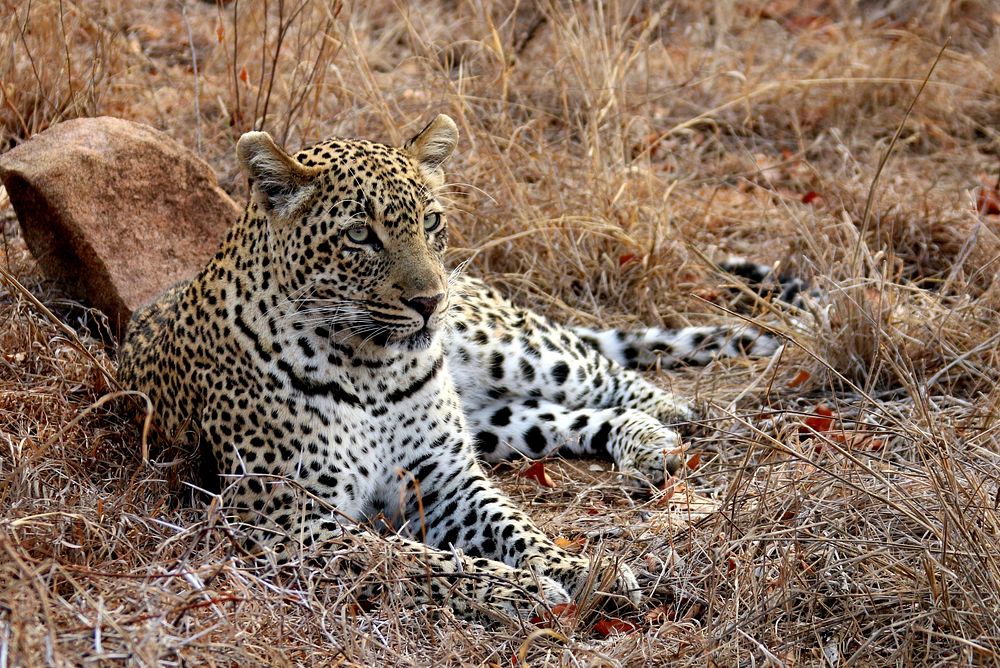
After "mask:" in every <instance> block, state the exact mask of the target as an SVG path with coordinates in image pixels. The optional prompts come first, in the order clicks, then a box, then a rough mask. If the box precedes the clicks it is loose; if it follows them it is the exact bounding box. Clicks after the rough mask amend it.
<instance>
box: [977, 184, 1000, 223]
mask: <svg viewBox="0 0 1000 668" xmlns="http://www.w3.org/2000/svg"><path fill="white" fill-rule="evenodd" d="M976 211H978V212H979V213H981V214H983V215H984V216H998V215H1000V193H998V192H997V191H996V190H992V189H986V188H983V189H982V190H980V191H979V195H978V196H977V197H976Z"/></svg>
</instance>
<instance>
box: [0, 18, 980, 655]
mask: <svg viewBox="0 0 1000 668" xmlns="http://www.w3.org/2000/svg"><path fill="white" fill-rule="evenodd" d="M998 23H1000V11H998V9H997V7H996V5H995V3H993V2H988V1H986V0H983V1H978V2H977V1H963V2H958V1H944V2H936V3H925V2H914V1H908V0H888V1H887V2H883V3H867V2H863V3H857V2H850V1H848V0H809V1H808V2H804V3H794V2H784V1H782V0H771V1H766V2H765V1H764V0H757V1H750V0H746V1H743V0H741V1H734V2H718V3H714V4H712V5H711V6H710V7H708V6H705V5H703V3H698V2H694V1H693V0H678V1H676V2H670V3H658V2H656V3H654V2H634V3H633V2H628V3H627V2H621V1H620V0H608V1H607V2H590V1H588V2H580V3H561V2H550V1H545V0H542V1H540V2H534V3H526V2H501V1H499V0H460V1H449V0H439V1H430V0H420V1H418V2H412V3H399V2H388V1H383V0H374V1H372V2H353V3H352V2H339V1H338V2H333V3H331V2H319V1H312V0H298V1H293V0H289V1H284V0H267V1H260V2H250V1H249V0H234V1H233V2H229V3H225V4H219V5H218V6H215V5H212V4H210V3H201V2H193V1H187V2H177V1H174V0H170V1H169V2H168V1H166V0H151V1H149V2H137V1H135V0H126V1H124V2H122V1H119V0H116V1H114V2H112V1H111V0H93V1H92V2H70V1H68V0H32V1H31V2H20V3H14V2H7V3H6V4H4V5H3V7H2V9H0V47H2V48H0V94H2V100H0V140H2V145H3V146H4V147H8V146H11V145H13V144H16V143H18V142H20V141H23V140H24V139H25V138H26V137H28V136H30V135H32V134H34V133H36V132H39V131H42V130H44V129H45V128H47V127H49V126H51V125H52V124H54V123H57V122H59V121H61V120H65V119H67V118H73V117H78V116H90V115H99V114H112V115H116V116H122V117H126V118H130V119H133V120H138V121H143V122H146V123H150V124H152V125H154V126H156V127H158V128H160V129H163V130H165V131H166V132H168V133H170V134H171V135H172V136H174V137H175V138H177V139H179V140H180V141H182V142H184V143H185V144H187V145H188V146H191V147H192V148H195V149H197V150H199V151H200V153H201V155H202V156H203V157H204V158H205V159H206V160H207V161H209V162H210V163H211V164H212V165H213V166H214V167H215V168H216V170H217V171H218V172H219V174H220V176H221V178H222V182H223V184H224V186H225V187H226V188H227V189H229V190H230V191H231V192H232V193H233V194H234V195H235V196H236V197H238V198H239V197H242V196H244V195H245V193H244V191H243V188H244V185H243V183H242V179H241V178H240V177H239V175H238V173H237V171H236V167H235V161H234V160H233V158H232V156H233V147H234V143H235V140H236V139H237V138H238V136H239V135H240V133H242V132H243V131H246V130H249V129H251V128H261V129H266V130H268V131H270V132H271V133H272V134H274V135H275V136H276V137H277V138H278V139H279V140H280V141H282V142H283V143H285V144H286V145H287V146H288V147H289V148H295V147H298V146H300V145H303V144H307V143H310V142H312V141H314V140H317V139H319V138H322V137H324V136H327V135H329V134H340V135H351V136H363V137H370V138H376V139H383V140H385V141H389V142H394V143H396V142H399V141H401V140H402V139H404V138H405V137H406V136H408V135H409V134H410V133H412V132H414V131H415V130H417V129H419V127H420V126H421V124H422V123H424V122H426V119H427V118H429V117H431V115H432V114H434V113H437V112H446V113H449V114H451V115H452V116H453V117H454V118H455V119H456V120H457V121H458V123H459V127H460V129H461V132H462V144H461V146H462V149H461V150H460V156H459V157H458V158H457V159H456V160H454V161H453V163H452V164H451V166H450V172H449V173H450V175H451V178H452V180H453V181H452V183H451V185H450V187H449V190H448V191H449V195H450V198H451V204H452V206H453V209H454V216H453V220H454V227H453V229H455V230H456V233H455V235H454V248H453V250H452V252H451V261H452V262H453V263H457V262H459V261H463V260H466V259H470V258H471V262H470V264H469V271H472V272H474V273H476V274H479V275H483V276H488V277H489V280H490V281H491V282H493V283H495V284H498V285H499V286H501V287H503V288H504V289H505V290H506V291H507V292H509V293H510V294H512V295H513V296H514V297H515V298H516V299H517V300H518V301H520V302H522V303H526V304H530V305H531V306H533V307H535V308H537V309H539V310H541V311H544V312H546V313H548V314H550V315H552V316H553V317H557V318H560V319H563V320H572V321H575V322H579V323H585V324H595V323H601V324H607V325H629V324H635V323H639V322H649V323H657V324H660V323H664V324H668V325H682V324H687V323H691V322H698V323H702V322H712V321H718V320H721V319H724V318H727V317H730V316H729V315H728V311H730V310H733V309H736V311H737V312H738V313H739V314H743V315H741V317H750V318H752V319H756V320H758V321H759V322H760V323H761V324H762V325H763V326H768V327H771V328H773V329H775V330H776V331H778V332H780V333H781V334H783V335H785V336H787V337H788V340H789V344H788V345H787V346H786V348H785V350H784V352H783V353H782V354H781V356H780V358H779V359H776V360H773V361H770V362H769V361H766V360H765V361H758V362H748V361H731V362H726V363H718V364H714V365H712V366H710V367H708V368H706V369H692V370H686V371H681V372H677V373H671V374H669V375H668V374H660V375H658V376H657V377H658V379H659V380H660V381H661V382H662V383H663V384H664V385H667V386H670V387H673V388H674V389H676V390H677V391H679V392H683V393H686V394H689V395H691V396H693V397H695V399H696V400H697V401H699V402H702V403H703V404H704V405H706V407H707V412H706V416H707V417H706V419H705V421H704V423H703V425H702V426H701V428H700V430H699V435H698V437H697V438H696V439H693V441H692V449H693V451H698V452H700V453H702V458H701V465H700V467H699V468H698V470H697V471H696V472H694V473H692V474H691V476H690V479H689V480H688V481H687V484H688V487H689V489H691V490H695V491H697V492H698V493H699V494H701V495H702V496H704V497H709V498H710V499H711V501H710V503H711V504H715V506H716V507H717V510H715V511H714V512H708V513H703V512H702V513H698V514H696V515H691V516H687V515H685V511H684V509H685V507H686V506H685V504H678V503H676V501H677V498H674V499H673V500H672V501H671V502H670V503H674V505H675V506H676V507H675V508H674V510H673V512H671V511H670V507H669V504H667V502H665V501H664V500H663V499H643V498H635V497H629V496H627V495H625V494H624V493H623V492H622V491H621V490H620V489H618V488H617V487H616V486H615V485H614V484H613V480H612V479H611V477H610V476H609V475H607V474H604V473H593V472H591V471H590V469H589V466H588V465H587V464H580V463H577V462H570V463H564V464H560V465H556V466H555V469H556V470H555V476H556V478H557V482H558V487H557V488H556V489H553V490H548V489H539V488H536V487H534V486H533V485H532V483H530V481H526V480H524V479H521V478H518V477H516V476H510V475H509V474H505V473H503V472H499V473H498V475H499V476H500V477H501V479H502V480H503V484H504V486H505V487H507V489H508V490H509V491H511V493H512V494H514V495H515V496H517V497H519V498H520V499H521V500H522V501H523V502H524V503H525V504H527V505H529V507H530V510H531V512H532V513H533V514H534V515H535V516H536V517H537V518H538V519H539V521H540V522H542V523H543V525H544V527H545V529H546V530H547V531H548V532H549V533H550V534H551V535H553V536H563V537H566V538H568V539H576V538H579V537H583V538H584V539H585V540H586V542H587V549H595V548H596V547H597V546H598V544H600V545H601V546H602V547H603V549H605V550H606V553H610V554H611V555H613V556H615V557H617V558H622V559H625V560H627V561H628V562H629V563H630V564H633V565H634V566H635V567H636V569H637V570H639V571H640V576H641V578H642V583H643V585H644V586H646V587H647V590H648V597H647V601H648V603H647V605H646V607H645V608H644V609H643V610H642V611H639V612H637V613H636V614H635V615H633V617H632V618H631V621H632V622H633V623H635V624H636V625H637V626H639V627H640V630H639V631H638V632H635V633H631V634H627V635H624V636H615V637H611V638H603V637H601V636H600V635H597V636H595V635H594V634H593V632H592V627H591V622H592V620H575V621H574V620H570V621H567V622H565V624H564V625H563V627H562V628H561V630H562V632H564V633H565V636H566V638H567V640H566V641H565V642H559V641H557V640H556V639H554V638H553V637H552V636H538V635H537V634H534V635H533V634H532V633H531V632H532V629H531V628H526V627H518V626H500V627H494V628H483V627H479V626H476V625H469V624H465V623H460V622H458V621H455V620H454V619H452V618H451V617H450V615H449V614H448V613H447V612H440V611H428V610H422V609H416V610H415V609H412V608H410V607H407V606H406V604H405V597H404V596H402V593H403V590H404V589H405V588H406V587H407V586H410V584H409V583H405V582H400V581H398V579H397V578H395V577H394V574H393V573H394V571H393V563H392V555H391V554H389V553H388V550H387V551H386V554H379V555H371V558H370V569H369V572H368V573H367V574H366V575H365V576H364V577H366V578H372V579H379V580H381V581H382V582H384V583H385V585H386V596H385V597H384V598H383V599H382V600H380V601H378V602H376V605H375V606H374V607H371V608H370V609H368V608H364V609H363V608H361V607H358V606H357V605H354V603H353V599H352V593H353V592H354V591H355V589H354V588H355V586H356V585H357V583H356V582H345V581H341V580H338V579H336V578H331V577H327V576H325V575H324V573H323V572H321V571H319V570H315V569H308V568H303V569H300V570H298V571H295V572H285V573H277V572H275V571H274V570H273V569H268V568H263V567H259V566H255V565H254V564H253V563H252V562H249V561H248V560H246V559H244V558H242V553H241V547H240V546H241V541H240V537H241V528H240V527H238V526H234V525H231V524H230V523H229V522H228V521H227V520H226V518H225V517H224V516H223V515H222V514H220V512H219V511H218V508H217V507H216V506H215V505H212V504H210V503H209V504H206V505H198V506H195V507H190V506H184V505H182V504H178V503H177V495H176V494H175V493H174V491H173V490H175V489H176V485H177V484H182V483H183V481H177V480H174V479H172V478H173V473H174V470H175V469H174V467H172V465H171V462H156V463H154V464H153V465H151V466H149V467H144V466H143V465H142V462H141V458H140V457H139V451H140V439H139V436H138V433H137V429H136V428H135V427H134V425H132V424H130V423H128V422H127V420H126V419H125V418H124V416H121V415H118V414H117V413H116V412H114V411H111V410H108V408H107V407H106V406H102V407H99V408H91V407H93V406H94V405H95V404H96V403H97V402H98V401H99V400H100V398H101V397H102V396H104V395H105V393H106V392H107V391H108V390H109V389H110V387H109V385H108V383H107V381H106V380H105V378H104V377H103V376H102V374H101V372H100V370H99V366H107V367H113V358H114V353H113V351H110V350H107V349H105V348H104V347H103V346H102V344H100V343H99V342H98V341H96V340H95V339H93V338H92V337H89V336H88V335H86V333H85V332H86V331H87V326H88V325H89V324H90V323H91V322H92V321H93V319H94V318H95V315H94V314H93V313H92V312H89V311H87V310H86V309H84V308H82V307H81V306H80V305H77V304H73V303H70V302H68V301H66V300H65V299H64V298H63V297H62V296H61V295H60V294H59V293H58V292H57V291H56V290H55V289H54V288H53V287H52V286H50V285H48V284H46V283H45V282H44V281H42V280H41V279H40V278H39V274H38V271H37V269H36V268H35V266H34V264H33V262H32V260H31V259H30V257H29V256H28V255H27V253H26V251H25V249H24V245H23V243H22V241H21V239H20V237H19V235H18V232H17V229H16V225H15V224H14V223H13V221H12V219H11V217H10V211H9V205H8V204H6V203H5V204H4V206H5V210H6V211H7V218H6V219H5V220H4V222H3V223H2V224H0V231H2V238H3V242H2V244H0V249H2V252H3V257H2V258H0V262H2V266H3V267H5V269H6V270H7V271H8V272H9V273H10V274H11V275H12V276H14V277H15V278H16V279H17V280H18V281H19V282H20V283H22V284H23V285H24V286H26V287H27V288H28V289H30V290H31V291H32V293H33V294H34V295H36V296H37V297H38V298H39V299H41V301H42V302H43V303H44V304H45V305H46V307H47V308H48V309H50V310H51V311H53V312H54V313H56V314H57V315H58V316H59V317H60V318H62V320H63V321H65V322H67V323H69V324H70V325H72V326H73V327H74V328H75V329H77V330H78V331H80V332H81V336H82V339H81V340H82V341H83V345H84V346H85V347H86V348H87V353H86V354H85V353H84V352H82V351H81V350H80V348H79V345H78V344H77V343H76V342H75V341H73V340H72V338H71V337H68V336H67V335H66V332H65V331H64V330H63V329H62V328H61V327H59V326H57V325H56V324H54V323H53V322H51V320H50V319H49V318H48V317H47V316H46V315H45V314H44V313H43V312H42V311H41V310H39V309H38V308H36V307H35V306H34V304H33V303H32V302H31V300H28V299H25V298H24V296H23V295H22V294H21V293H20V292H18V291H17V290H12V289H10V288H9V286H5V287H3V288H0V553H2V556H0V664H4V663H6V664H9V665H44V664H57V665H70V664H73V665H80V664H83V663H88V662H97V663H101V662H123V663H135V664H141V665H173V664H181V663H184V664H187V665H195V664H197V665H203V664H204V665H220V664H224V665H234V664H235V665H291V664H310V665H329V664H334V665H414V664H416V665H464V664H469V663H483V664H496V665H510V663H511V657H512V656H514V655H516V654H517V653H518V651H519V649H520V648H522V644H523V643H525V642H528V645H527V646H525V648H524V653H523V656H524V657H525V658H526V660H527V661H528V663H530V664H531V665H542V664H559V665H664V664H666V663H672V664H676V665H698V666H702V665H706V664H709V665H716V666H736V665H762V664H767V665H785V666H795V665H826V666H846V665H852V666H853V665H958V664H963V665H965V664H967V665H987V664H992V663H996V662H997V661H998V656H997V654H998V646H1000V565H998V549H997V546H998V545H1000V525H998V521H1000V520H998V507H1000V447H998V439H997V434H998V432H997V414H998V405H1000V390H998V389H997V387H998V383H997V381H998V375H1000V374H998V369H1000V365H998V359H997V356H998V349H1000V348H998V342H1000V327H998V319H997V311H998V308H1000V287H998V283H997V281H996V275H997V268H998V258H1000V237H998V235H1000V222H998V217H997V216H995V215H983V214H980V213H979V212H977V210H976V207H975V197H976V192H977V189H980V188H984V187H986V188H989V187H992V184H993V183H994V182H995V180H996V175H997V169H998V160H997V156H998V154H1000V134H998V130H997V127H996V120H997V119H998V118H1000V79H998V72H997V69H996V66H995V65H996V63H997V62H1000V37H998V27H1000V26H998ZM946 39H950V46H949V48H948V49H947V50H946V51H945V52H944V54H943V56H942V58H941V60H940V62H939V63H938V65H937V67H936V69H935V71H934V74H933V76H932V77H931V78H930V80H929V81H928V83H927V85H926V88H925V89H924V90H923V92H922V93H921V94H920V96H919V99H917V101H916V103H915V104H914V106H913V109H912V113H910V114H909V115H908V116H906V117H905V122H903V119H904V116H905V111H906V109H907V107H908V106H909V105H910V103H911V102H912V101H913V99H914V96H915V94H916V91H917V89H918V87H919V86H920V84H921V82H922V81H923V78H924V76H925V74H926V73H927V71H928V69H929V67H930V65H931V63H932V62H933V61H934V58H935V55H936V54H937V52H938V50H939V49H940V46H941V44H943V43H944V41H945V40H946ZM897 130H898V131H899V132H898V138H897V139H896V142H895V146H894V150H893V155H892V157H891V159H890V160H889V161H888V163H887V164H886V166H885V168H884V170H883V171H882V173H881V174H880V178H879V180H878V184H877V188H876V189H875V190H874V191H873V197H872V200H871V206H870V207H867V204H866V202H867V200H868V196H869V192H870V187H871V185H872V183H873V181H874V178H875V170H876V166H877V165H878V164H879V161H880V159H881V157H882V156H883V155H884V154H885V152H886V151H887V150H888V148H889V146H890V143H891V142H892V141H893V137H894V135H896V134H897ZM866 208H867V209H868V221H867V223H865V222H864V221H865V218H866ZM728 253H736V254H742V255H746V256H749V257H753V258H755V259H758V260H760V261H764V262H769V263H772V262H773V263H777V264H778V265H779V266H780V267H781V269H782V270H787V271H793V272H795V273H798V274H801V275H803V276H806V277H809V278H810V279H811V280H812V282H813V284H814V285H815V286H816V287H817V288H818V290H819V293H820V295H819V296H818V297H816V298H815V299H814V300H813V302H812V303H810V304H807V305H806V306H805V308H803V309H802V310H796V309H792V308H789V307H783V306H780V305H774V304H770V305H769V304H762V303H757V304H756V305H755V306H754V307H753V308H752V309H751V310H750V311H749V315H747V311H746V310H740V308H739V307H737V306H736V305H735V299H734V298H733V297H732V294H731V293H730V292H729V291H727V290H720V289H719V286H720V285H725V284H727V283H728V282H729V280H730V279H728V278H726V277H724V276H720V275H718V274H716V273H714V272H713V271H712V270H711V268H710V262H707V261H706V259H707V260H709V261H710V260H717V259H720V258H721V257H724V256H725V255H726V254H728ZM94 358H96V360H97V363H96V364H95V361H94ZM819 405H824V406H826V407H828V408H829V409H831V410H832V412H833V418H832V422H831V423H830V424H829V425H826V426H827V427H829V428H828V429H826V430H820V432H819V433H816V432H815V430H813V429H811V427H810V426H808V425H812V426H813V427H815V426H816V425H818V424H819V425H822V424H823V422H822V420H820V421H819V422H817V416H816V415H815V413H816V412H817V410H818V409H817V406H819ZM88 409H90V410H88ZM343 549H344V550H347V549H349V548H348V547H344V548H343ZM349 556H350V555H349V554H346V553H343V552H340V553H335V554H334V555H333V556H332V557H331V558H347V557H349ZM526 639H528V640H526Z"/></svg>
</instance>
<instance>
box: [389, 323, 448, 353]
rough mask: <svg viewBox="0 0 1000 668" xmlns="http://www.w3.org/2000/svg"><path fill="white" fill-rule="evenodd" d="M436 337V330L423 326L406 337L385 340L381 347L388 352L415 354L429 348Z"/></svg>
mask: <svg viewBox="0 0 1000 668" xmlns="http://www.w3.org/2000/svg"><path fill="white" fill-rule="evenodd" d="M437 335H438V329H437V328H434V329H432V328H430V327H428V326H426V325H424V326H423V327H421V328H420V329H418V330H417V331H415V332H413V333H412V334H407V335H406V336H403V337H402V338H398V339H387V340H386V342H385V343H382V344H381V345H383V346H385V347H386V348H389V349H390V350H400V351H404V352H417V351H420V350H427V349H428V348H430V347H431V345H432V344H433V343H434V340H435V339H436V338H437Z"/></svg>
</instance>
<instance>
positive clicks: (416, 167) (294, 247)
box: [237, 114, 458, 350]
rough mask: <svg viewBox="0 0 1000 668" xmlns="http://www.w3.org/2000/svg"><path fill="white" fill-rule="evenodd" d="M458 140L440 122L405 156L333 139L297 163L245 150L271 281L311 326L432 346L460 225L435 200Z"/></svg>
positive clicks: (247, 145) (281, 154)
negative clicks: (451, 237) (447, 256)
mask: <svg viewBox="0 0 1000 668" xmlns="http://www.w3.org/2000/svg"><path fill="white" fill-rule="evenodd" d="M457 141H458V129H457V128H456V127H455V122H454V121H452V120H451V119H450V118H449V117H448V116H445V115H443V114H442V115H439V116H438V117H437V118H435V119H434V120H433V121H431V122H430V123H429V124H428V125H427V126H426V127H425V128H424V129H423V130H422V131H420V132H419V133H418V134H417V135H416V136H415V137H413V138H412V139H410V140H409V141H408V142H406V143H405V144H404V145H403V146H402V147H400V148H396V147H392V146H386V145H384V144H378V143H373V142H370V141H364V140H353V139H330V140H327V141H324V142H320V143H319V144H316V145H315V146H311V147H309V148H306V149H303V150H301V151H299V152H298V153H295V154H294V155H290V154H288V153H286V152H285V151H283V150H282V149H281V148H279V147H278V146H277V145H276V144H275V143H274V141H273V140H272V139H271V137H270V135H268V134H267V133H265V132H248V133H246V134H244V135H243V136H242V137H241V138H240V140H239V143H238V145H237V155H238V159H239V163H240V165H241V167H242V169H243V170H244V172H245V173H246V175H247V177H248V178H249V179H250V182H251V199H250V203H249V204H248V212H247V220H248V221H249V223H250V224H252V225H257V226H259V227H260V228H261V229H262V232H261V233H262V234H263V238H264V239H265V241H266V243H265V244H264V245H265V247H266V251H265V252H266V253H267V256H268V257H267V260H266V262H265V266H266V269H265V271H267V272H268V273H270V274H271V276H272V280H273V281H274V282H275V283H276V284H277V289H278V290H279V291H280V292H281V293H282V295H281V296H282V297H283V298H285V299H287V300H288V303H289V304H290V305H291V307H292V311H291V312H292V313H293V315H294V316H295V317H296V318H299V321H300V322H301V323H302V324H305V325H308V326H324V327H328V328H329V329H330V331H331V332H332V333H333V335H335V336H338V337H340V338H341V339H343V340H350V339H356V340H360V341H365V342H371V343H374V344H375V345H379V346H384V347H388V348H392V349H401V350H418V349H422V348H425V347H427V346H429V345H430V343H431V342H432V341H433V340H434V337H435V335H436V333H437V332H438V331H439V329H440V327H441V324H442V321H443V317H444V313H445V312H446V311H447V307H448V281H447V273H446V272H445V269H444V264H443V254H444V251H445V248H446V246H447V242H448V221H447V218H446V216H445V210H444V207H443V206H442V204H441V202H440V201H439V200H438V198H437V197H436V195H435V193H436V192H437V191H438V190H440V189H441V187H442V186H443V185H444V172H443V170H442V164H443V163H444V161H445V160H446V159H447V158H448V156H449V155H451V153H452V151H453V150H454V149H455V145H456V143H457Z"/></svg>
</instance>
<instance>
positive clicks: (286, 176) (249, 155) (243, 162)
mask: <svg viewBox="0 0 1000 668" xmlns="http://www.w3.org/2000/svg"><path fill="white" fill-rule="evenodd" d="M236 157H237V159H238V160H239V163H240V167H241V168H242V169H243V173H244V174H246V175H247V178H249V179H250V180H251V185H252V193H251V196H252V197H254V198H255V200H256V201H257V203H258V204H259V205H260V206H261V207H263V209H264V210H265V211H266V212H267V213H268V214H271V215H273V216H275V217H277V218H281V219H287V218H291V217H293V216H294V215H295V214H297V213H299V212H301V210H302V209H303V208H304V207H305V205H306V204H308V203H309V202H310V200H312V197H313V195H314V194H315V192H316V184H315V183H314V179H315V176H316V174H317V170H315V169H311V168H309V167H306V166H304V165H302V164H301V163H299V162H298V161H297V160H296V159H295V158H293V157H292V156H290V155H288V154H287V153H286V152H285V151H283V150H282V149H280V148H278V146H277V145H276V144H275V143H274V140H273V139H271V135H269V134H267V133H266V132H247V133H244V134H243V136H242V137H240V140H239V142H237V144H236Z"/></svg>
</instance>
